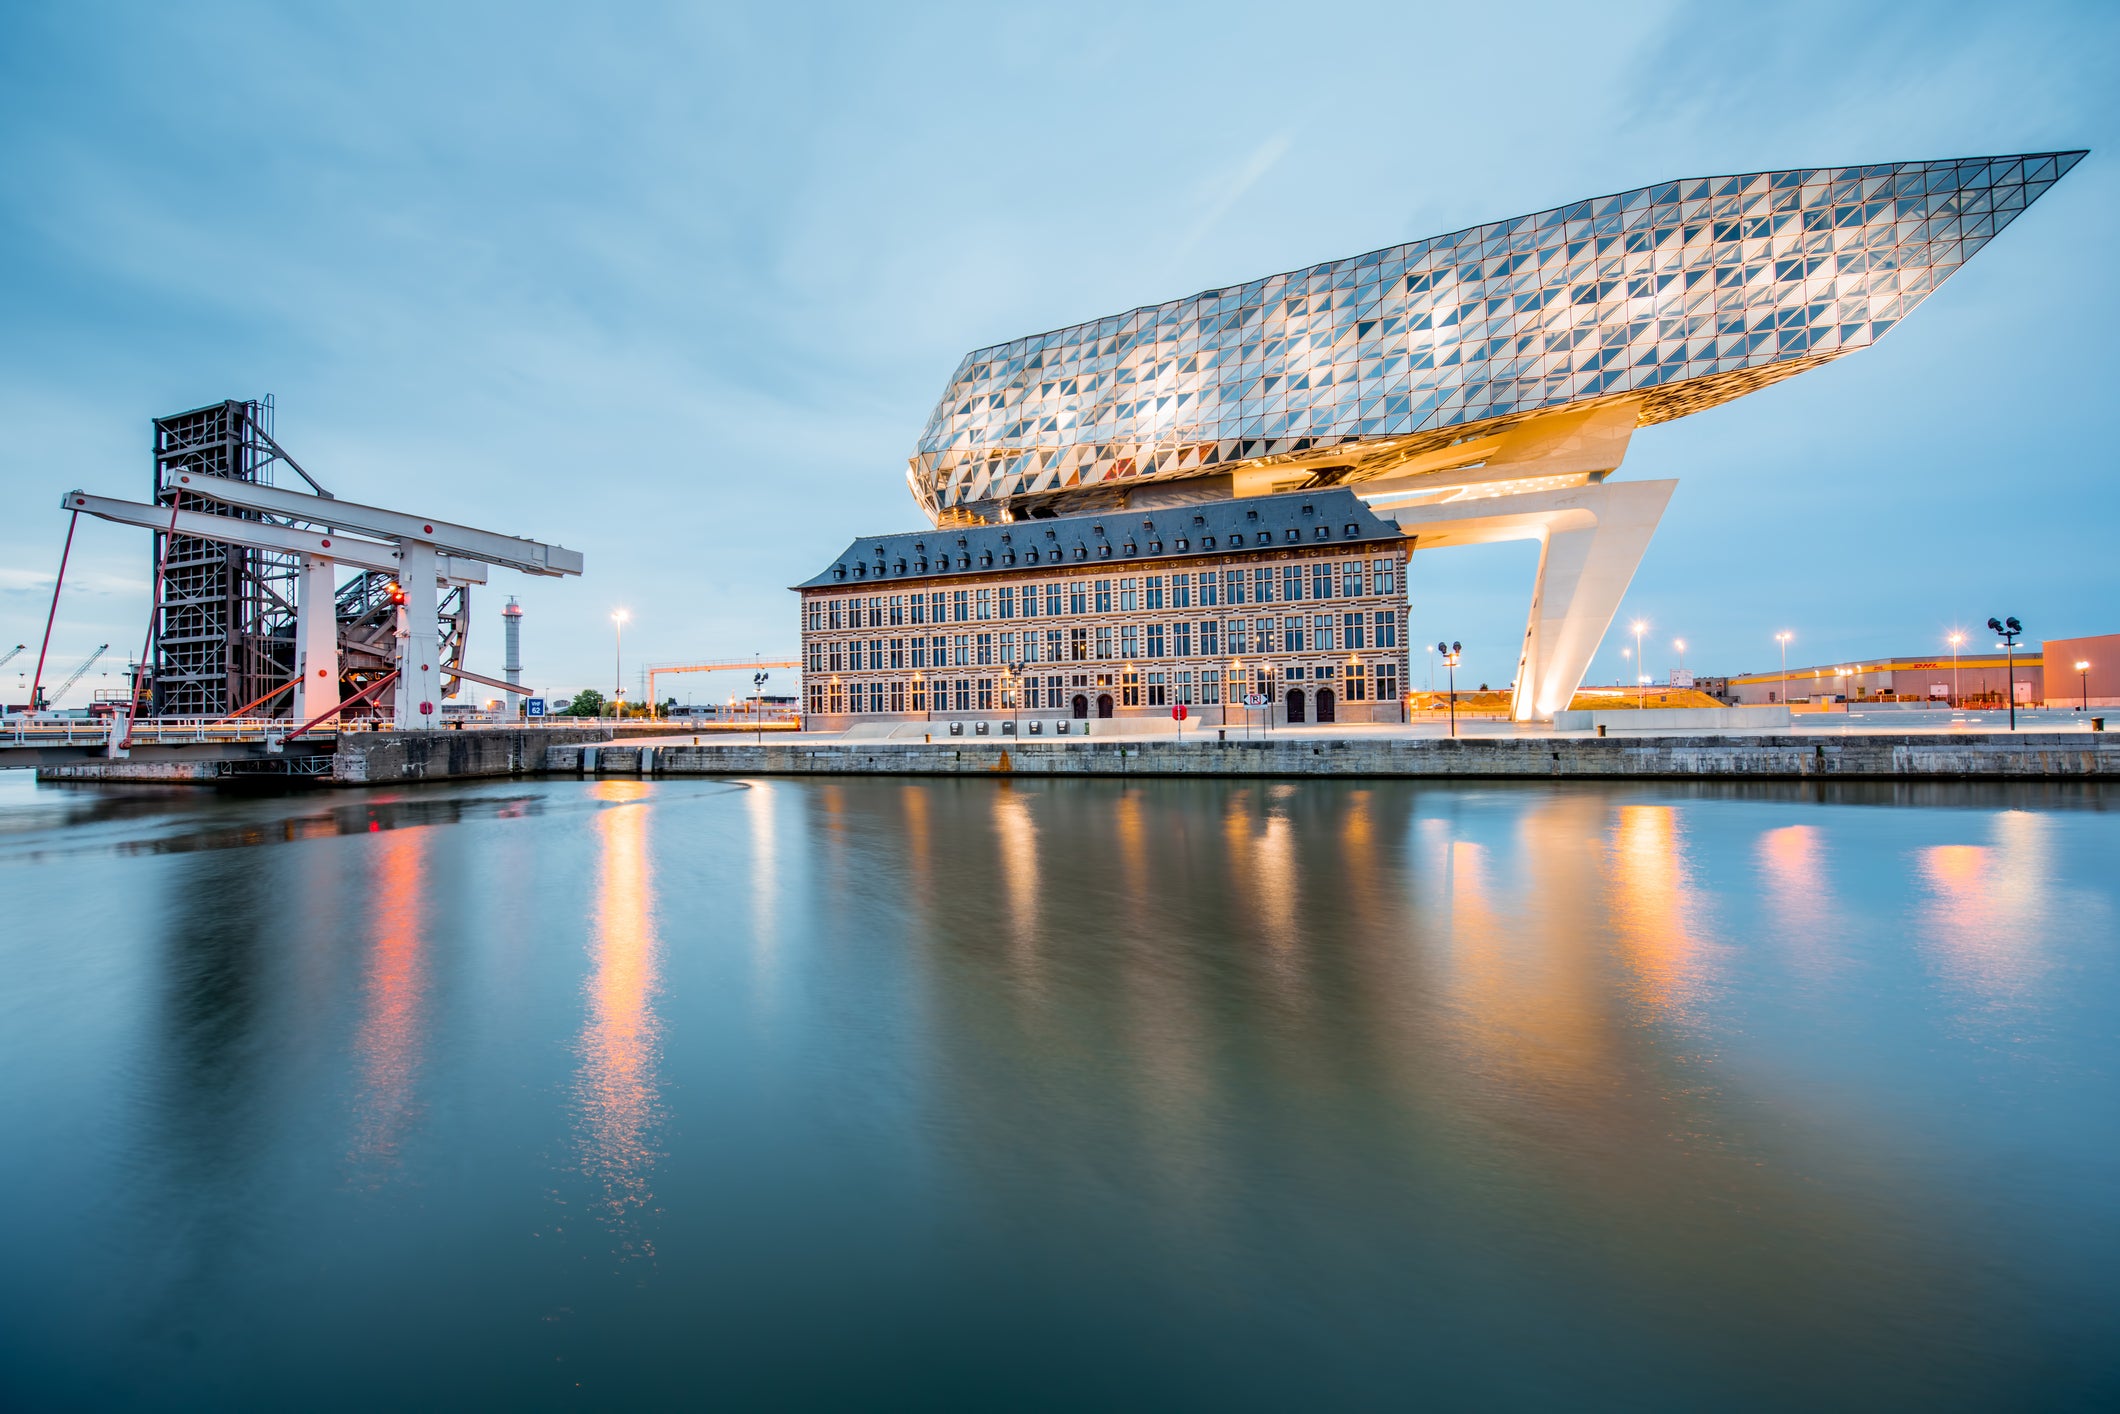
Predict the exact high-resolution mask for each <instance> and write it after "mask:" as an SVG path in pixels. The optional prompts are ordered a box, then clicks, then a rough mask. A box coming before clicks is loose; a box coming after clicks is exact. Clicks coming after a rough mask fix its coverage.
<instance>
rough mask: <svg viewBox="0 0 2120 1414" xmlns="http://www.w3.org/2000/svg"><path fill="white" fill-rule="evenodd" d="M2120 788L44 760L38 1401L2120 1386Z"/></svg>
mask: <svg viewBox="0 0 2120 1414" xmlns="http://www.w3.org/2000/svg"><path fill="white" fill-rule="evenodd" d="M2116 800H2120V797H2115V796H2114V795H2112V794H2111V793H2110V792H2109V791H2108V790H2106V789H2103V788H2100V787H2096V786H2065V785H2023V786H1971V785H1934V786H1909V785H1901V786H1874V787H1857V786H1850V787H1841V788H1833V787H1826V786H1814V785H1797V784H1786V785H1724V786H1712V787H1711V786H1689V785H1686V784H1683V783H1671V782H1661V783H1659V782H1643V783H1639V784H1618V783H1606V784H1587V783H1586V784H1580V785H1549V784H1537V783H1527V784H1500V783H1497V784H1491V785H1465V784H1448V783H1422V782H1413V781H1396V782H1369V783H1365V782H1362V781H1354V780H1329V781H1310V782H1301V783H1293V782H1283V783H1276V782H1263V781H1262V782H1246V781H1230V780H1197V781H1156V780H1140V781H1131V782H1126V781H1105V780H1051V781H1023V780H1015V781H1011V780H1007V779H991V778H981V779H920V780H905V779H891V778H884V777H862V778H848V779H815V778H812V779H757V780H714V779H675V780H670V779H666V780H638V779H604V780H575V779H565V780H533V781H487V782H474V783H466V784H461V785H454V786H434V787H424V788H414V789H401V790H381V789H377V790H363V791H344V792H313V793H296V794H282V795H247V796H246V795H228V794H214V793H209V792H203V791H192V790H184V789H159V788H131V789H117V788H108V787H102V788H98V787H59V786H52V785H43V786H39V785H35V784H33V783H32V782H31V781H30V780H29V779H28V773H26V772H14V773H8V774H7V775H6V776H5V777H4V778H0V1406H4V1407H7V1408H11V1409H42V1408H76V1407H96V1408H212V1409H240V1408H261V1407H303V1408H363V1409H366V1408H378V1407H393V1408H426V1407H434V1408H439V1407H456V1408H463V1407H471V1406H479V1405H490V1406H494V1407H514V1408H627V1407H639V1406H641V1405H644V1404H660V1403H675V1402H678V1401H680V1400H682V1401H685V1402H687V1403H696V1404H700V1405H708V1404H713V1405H719V1406H723V1407H747V1406H755V1405H761V1404H770V1405H775V1406H779V1407H838V1408H845V1407H874V1406H886V1407H900V1406H909V1407H923V1408H935V1407H946V1406H952V1405H959V1406H971V1407H1010V1408H1070V1409H1074V1408H1085V1407H1104V1408H1112V1407H1155V1406H1163V1407H1169V1406H1181V1407H1213V1408H1278V1409H1287V1408H1319V1407H1341V1406H1361V1407H1446V1408H1448V1407H1460V1408H1473V1407H1477V1408H1523V1409H1531V1408H1538V1409H1549V1408H1555V1407H1572V1408H1628V1409H1637V1410H1638V1409H1659V1408H1663V1409H1680V1408H1704V1407H1713V1408H1720V1409H1748V1408H1757V1409H1770V1408H1790V1407H1824V1408H1871V1409H1874V1408H1879V1407H1885V1408H1922V1409H1986V1408H1996V1407H2015V1408H2080V1409H2094V1408H2112V1407H2115V1406H2116V1405H2120V1277H2116V1275H2115V1274H2116V1272H2120V869H2116V861H2120V811H2116V810H2115V809H2114V806H2115V803H2116Z"/></svg>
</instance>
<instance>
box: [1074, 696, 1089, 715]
mask: <svg viewBox="0 0 2120 1414" xmlns="http://www.w3.org/2000/svg"><path fill="white" fill-rule="evenodd" d="M1074 706H1075V720H1076V721H1078V722H1081V721H1087V720H1088V719H1089V699H1088V698H1087V697H1084V696H1083V695H1082V694H1081V693H1079V692H1078V693H1076V694H1075V704H1074Z"/></svg>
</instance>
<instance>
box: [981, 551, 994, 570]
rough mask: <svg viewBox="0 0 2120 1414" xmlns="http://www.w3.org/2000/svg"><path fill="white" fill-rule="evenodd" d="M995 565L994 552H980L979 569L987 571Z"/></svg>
mask: <svg viewBox="0 0 2120 1414" xmlns="http://www.w3.org/2000/svg"><path fill="white" fill-rule="evenodd" d="M993 563H994V552H993V551H992V550H983V551H981V552H980V555H979V568H981V569H987V568H989V567H990V566H992V564H993Z"/></svg>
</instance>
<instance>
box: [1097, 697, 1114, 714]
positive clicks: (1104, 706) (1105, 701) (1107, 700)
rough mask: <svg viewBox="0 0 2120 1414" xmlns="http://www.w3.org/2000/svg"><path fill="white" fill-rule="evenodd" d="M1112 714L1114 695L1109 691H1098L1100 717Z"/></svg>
mask: <svg viewBox="0 0 2120 1414" xmlns="http://www.w3.org/2000/svg"><path fill="white" fill-rule="evenodd" d="M1111 714H1112V695H1111V694H1110V693H1108V692H1100V693H1098V694H1097V715H1098V716H1100V717H1109V716H1110V715H1111Z"/></svg>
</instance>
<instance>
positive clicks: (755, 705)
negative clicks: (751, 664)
mask: <svg viewBox="0 0 2120 1414" xmlns="http://www.w3.org/2000/svg"><path fill="white" fill-rule="evenodd" d="M769 676H770V674H768V673H765V672H762V671H761V672H756V673H753V674H751V719H752V720H753V721H754V722H756V723H757V725H758V744H759V745H760V746H764V745H765V744H766V700H765V697H764V693H765V690H766V678H767V677H769Z"/></svg>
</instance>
